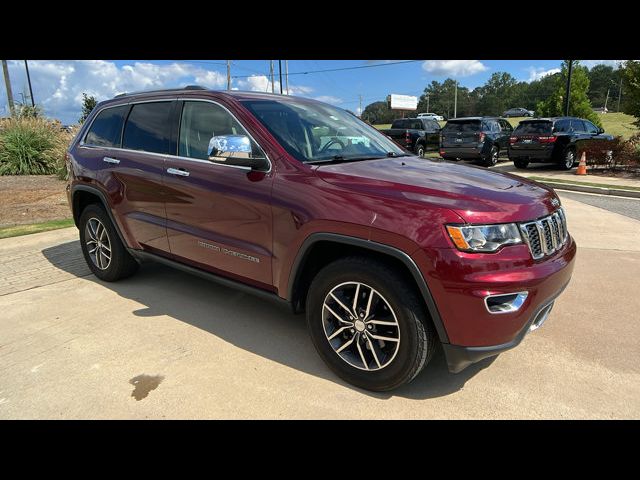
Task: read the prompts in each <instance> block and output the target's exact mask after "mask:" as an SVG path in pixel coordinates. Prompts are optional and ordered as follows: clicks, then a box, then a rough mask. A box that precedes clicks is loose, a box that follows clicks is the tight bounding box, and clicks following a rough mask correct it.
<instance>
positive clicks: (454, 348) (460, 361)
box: [442, 282, 569, 373]
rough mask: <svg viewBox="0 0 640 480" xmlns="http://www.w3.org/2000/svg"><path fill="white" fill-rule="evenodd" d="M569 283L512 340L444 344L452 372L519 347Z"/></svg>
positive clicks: (547, 314) (540, 322)
mask: <svg viewBox="0 0 640 480" xmlns="http://www.w3.org/2000/svg"><path fill="white" fill-rule="evenodd" d="M568 284H569V283H568V282H567V283H566V284H565V285H564V286H563V287H562V289H561V290H560V291H559V292H558V293H556V294H555V295H554V296H553V297H552V298H550V299H548V300H547V301H546V302H545V303H543V304H542V305H541V306H540V307H538V309H537V310H536V311H535V312H534V313H533V314H532V315H531V317H530V319H529V321H528V322H527V323H526V324H525V326H524V327H523V328H522V330H521V331H520V333H519V334H518V335H517V336H516V337H515V338H514V339H513V340H511V341H510V342H507V343H503V344H501V345H491V346H488V347H464V346H461V345H451V344H448V343H445V344H442V348H443V350H444V354H445V357H446V359H447V366H448V367H449V371H450V372H451V373H459V372H461V371H462V370H464V369H465V368H467V367H468V366H469V365H471V364H473V363H477V362H479V361H480V360H484V359H485V358H489V357H493V356H496V355H499V354H500V353H502V352H505V351H507V350H510V349H512V348H515V347H517V346H518V345H519V344H520V342H522V340H523V339H524V337H525V336H526V335H527V334H528V333H529V332H530V331H532V330H535V329H537V328H538V327H541V326H542V324H543V323H544V322H545V321H546V319H547V317H548V316H549V314H550V313H551V309H552V308H553V304H554V302H555V299H556V298H557V297H558V296H559V295H560V294H561V293H562V292H563V291H564V289H565V288H566V287H567V285H568Z"/></svg>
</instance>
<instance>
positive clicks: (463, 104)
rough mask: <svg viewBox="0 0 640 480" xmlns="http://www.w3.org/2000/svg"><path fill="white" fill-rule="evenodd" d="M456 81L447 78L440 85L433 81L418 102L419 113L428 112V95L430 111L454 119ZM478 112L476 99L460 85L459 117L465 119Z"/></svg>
mask: <svg viewBox="0 0 640 480" xmlns="http://www.w3.org/2000/svg"><path fill="white" fill-rule="evenodd" d="M455 89H456V81H455V80H453V79H452V78H447V79H446V80H445V81H444V82H442V83H440V82H437V81H435V80H434V81H432V82H431V83H430V84H429V85H428V86H427V88H425V89H424V93H423V94H422V95H421V96H420V99H419V101H418V112H426V111H427V95H428V96H429V102H428V103H429V111H430V112H433V113H437V114H438V115H444V116H445V117H447V118H452V117H453V111H454V97H455ZM475 110H476V99H475V97H474V96H473V95H471V92H470V91H469V89H468V88H467V87H461V86H460V84H458V108H457V116H458V117H464V116H469V115H474V114H475Z"/></svg>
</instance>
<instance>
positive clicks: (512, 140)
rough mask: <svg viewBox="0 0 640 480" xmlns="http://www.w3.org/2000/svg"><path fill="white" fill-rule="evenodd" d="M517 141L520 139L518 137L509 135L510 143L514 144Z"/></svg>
mask: <svg viewBox="0 0 640 480" xmlns="http://www.w3.org/2000/svg"><path fill="white" fill-rule="evenodd" d="M517 141H518V137H509V143H510V144H512V145H513V144H514V143H516V142H517Z"/></svg>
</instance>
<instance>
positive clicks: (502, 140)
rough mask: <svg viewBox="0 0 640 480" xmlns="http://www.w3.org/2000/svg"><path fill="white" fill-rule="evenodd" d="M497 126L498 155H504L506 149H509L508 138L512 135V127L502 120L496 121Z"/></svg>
mask: <svg viewBox="0 0 640 480" xmlns="http://www.w3.org/2000/svg"><path fill="white" fill-rule="evenodd" d="M498 125H499V126H500V133H499V136H498V139H497V144H498V146H499V147H500V153H501V154H506V152H507V149H508V148H509V138H511V134H512V133H513V127H512V126H511V124H510V123H509V122H508V121H507V120H505V119H503V118H499V119H498Z"/></svg>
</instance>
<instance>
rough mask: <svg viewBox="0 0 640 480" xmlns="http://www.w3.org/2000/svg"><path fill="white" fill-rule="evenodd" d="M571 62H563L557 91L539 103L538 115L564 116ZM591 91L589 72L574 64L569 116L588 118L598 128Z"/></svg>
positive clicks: (557, 80)
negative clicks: (590, 95) (589, 93)
mask: <svg viewBox="0 0 640 480" xmlns="http://www.w3.org/2000/svg"><path fill="white" fill-rule="evenodd" d="M568 72H569V62H568V60H565V61H564V62H562V70H561V71H560V74H559V75H558V76H557V77H556V82H555V90H554V91H553V92H552V93H551V95H550V96H549V97H548V98H547V99H546V100H542V101H540V102H538V106H537V108H536V113H537V114H538V115H539V116H548V117H557V116H562V115H564V96H565V94H566V85H567V77H568ZM588 91H589V70H588V69H587V67H583V66H582V65H580V63H579V62H578V61H577V60H574V62H573V72H572V75H571V94H570V97H569V115H571V116H575V117H580V118H586V119H588V120H591V121H592V122H593V123H595V124H596V125H598V126H601V123H600V118H599V117H598V115H597V114H596V113H595V112H594V111H593V109H592V108H591V102H590V101H589V97H588V96H587V92H588Z"/></svg>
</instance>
